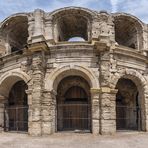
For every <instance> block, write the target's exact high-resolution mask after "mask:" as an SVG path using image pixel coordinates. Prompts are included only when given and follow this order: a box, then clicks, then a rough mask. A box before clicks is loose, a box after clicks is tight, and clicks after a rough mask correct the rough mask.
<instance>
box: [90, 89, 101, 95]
mask: <svg viewBox="0 0 148 148" xmlns="http://www.w3.org/2000/svg"><path fill="white" fill-rule="evenodd" d="M90 92H91V93H92V94H93V93H100V92H101V89H100V88H91V89H90Z"/></svg>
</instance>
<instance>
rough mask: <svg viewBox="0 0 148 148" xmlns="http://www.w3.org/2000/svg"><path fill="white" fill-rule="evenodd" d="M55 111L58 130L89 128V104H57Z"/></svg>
mask: <svg viewBox="0 0 148 148" xmlns="http://www.w3.org/2000/svg"><path fill="white" fill-rule="evenodd" d="M57 113H58V118H57V122H58V130H90V127H91V122H90V121H91V119H90V118H91V117H90V105H88V104H83V103H82V104H71V103H65V104H59V105H58V106H57Z"/></svg>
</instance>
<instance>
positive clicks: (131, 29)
mask: <svg viewBox="0 0 148 148" xmlns="http://www.w3.org/2000/svg"><path fill="white" fill-rule="evenodd" d="M115 40H116V42H117V43H118V44H119V45H123V46H127V47H130V48H133V49H141V48H142V27H141V24H140V23H139V22H138V21H136V20H135V19H131V18H129V17H128V16H119V17H118V16H117V17H115Z"/></svg>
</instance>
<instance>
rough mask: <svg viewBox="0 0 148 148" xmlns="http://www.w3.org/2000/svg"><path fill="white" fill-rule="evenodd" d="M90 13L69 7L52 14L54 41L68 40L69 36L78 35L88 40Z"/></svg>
mask: <svg viewBox="0 0 148 148" xmlns="http://www.w3.org/2000/svg"><path fill="white" fill-rule="evenodd" d="M90 19H91V15H90V14H89V13H87V12H85V11H83V10H79V9H69V10H63V11H61V12H58V13H57V14H55V15H54V39H55V41H56V42H60V41H69V39H70V38H73V37H80V38H83V39H84V41H89V40H90V33H91V30H90V29H91V26H90V22H91V20H90Z"/></svg>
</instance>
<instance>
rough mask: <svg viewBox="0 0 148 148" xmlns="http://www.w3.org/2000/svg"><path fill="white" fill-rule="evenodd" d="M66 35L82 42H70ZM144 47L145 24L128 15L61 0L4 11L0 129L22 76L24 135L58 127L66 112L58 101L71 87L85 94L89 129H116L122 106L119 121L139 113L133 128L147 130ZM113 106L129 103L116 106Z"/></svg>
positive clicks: (146, 41) (147, 40)
mask: <svg viewBox="0 0 148 148" xmlns="http://www.w3.org/2000/svg"><path fill="white" fill-rule="evenodd" d="M67 14H68V15H67ZM17 24H19V25H17ZM72 37H82V38H83V39H84V41H78V42H71V41H69V39H71V38H72ZM10 53H11V54H10ZM147 53H148V30H147V25H146V24H144V23H142V22H141V21H140V20H138V19H137V18H136V17H134V16H131V15H129V14H125V13H116V14H109V13H107V12H105V11H100V12H96V11H93V10H89V9H85V8H77V7H68V8H62V9H58V10H56V11H53V12H50V13H46V12H44V11H43V10H40V9H36V10H35V11H34V12H31V13H23V14H22V13H19V14H15V15H13V16H10V17H9V18H7V19H6V20H4V21H3V22H1V23H0V55H1V57H0V58H1V60H0V95H1V97H0V130H1V131H3V130H4V111H5V110H4V106H5V105H8V104H9V102H8V100H9V93H10V90H11V88H12V87H13V86H14V84H15V83H16V82H18V81H20V80H23V81H24V82H25V83H26V84H27V85H28V90H26V94H27V95H28V101H27V103H28V133H29V134H30V135H33V136H39V135H47V134H52V133H54V132H56V131H58V130H59V129H58V127H60V130H64V128H63V127H64V126H63V125H64V122H65V121H64V119H63V117H64V115H63V114H65V112H64V109H63V110H62V109H59V106H58V105H63V104H64V103H65V100H66V99H67V98H65V95H66V92H67V91H68V89H70V88H71V87H79V88H81V89H83V90H84V92H85V93H84V92H83V94H85V97H86V96H87V99H88V102H87V105H88V109H86V110H85V113H88V117H87V118H89V120H87V122H88V126H89V130H90V131H91V132H92V133H93V134H113V133H115V132H116V129H118V124H119V123H118V122H121V121H120V120H118V118H119V116H123V115H122V113H124V114H126V115H124V118H127V117H128V118H129V117H130V119H129V120H128V121H125V122H126V123H125V125H126V126H127V124H129V125H130V126H131V125H136V122H135V121H136V118H138V119H137V121H138V126H137V129H138V130H144V131H148V72H147V71H148V54H147ZM122 81H123V82H122ZM129 81H130V82H129ZM131 81H132V82H131ZM81 94H82V91H77V92H76V93H74V94H72V95H71V96H72V97H73V96H77V95H80V96H81ZM16 97H17V96H16ZM83 97H84V96H83ZM4 98H5V103H4V102H3V101H2V100H4ZM80 98H81V97H80ZM80 98H79V99H80ZM70 99H73V98H70ZM75 99H76V98H75ZM81 99H82V98H81ZM83 99H84V98H83ZM83 99H82V100H83ZM6 102H7V103H6ZM80 102H81V101H80ZM80 102H79V103H80ZM82 102H83V101H82ZM82 102H81V103H82ZM119 102H120V103H119ZM62 103H63V104H62ZM83 103H84V102H83ZM85 103H86V102H85ZM119 105H122V107H124V108H125V107H128V108H129V107H131V108H132V109H133V110H131V111H128V109H125V110H126V111H125V110H121V113H120V111H119V110H118V107H119ZM136 105H137V106H138V109H137V106H136ZM135 107H136V109H137V110H138V111H136V113H137V115H139V116H140V119H139V117H136V115H135ZM58 109H59V110H58ZM70 109H71V108H70ZM70 109H69V114H72V113H71V112H73V111H72V110H70ZM139 110H140V111H141V113H140V112H139ZM66 113H68V112H66ZM7 115H8V113H7ZM59 117H61V118H60V119H58V118H59ZM117 120H118V121H117ZM133 122H134V123H133ZM59 123H60V126H58V124H59Z"/></svg>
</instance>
